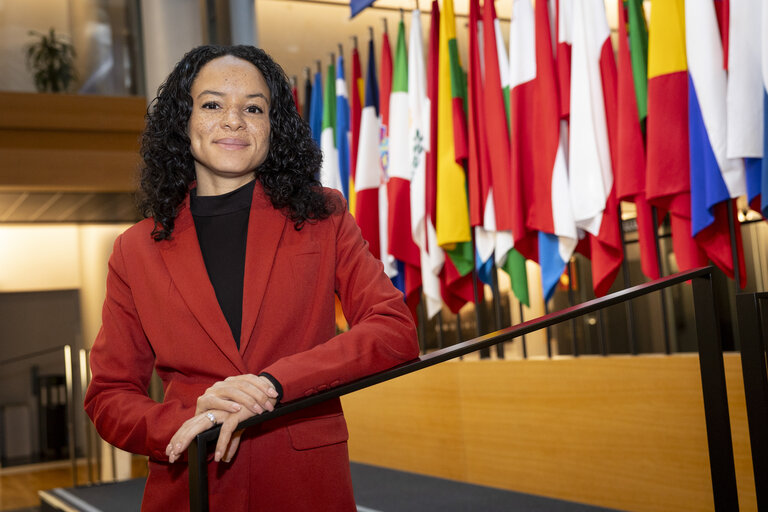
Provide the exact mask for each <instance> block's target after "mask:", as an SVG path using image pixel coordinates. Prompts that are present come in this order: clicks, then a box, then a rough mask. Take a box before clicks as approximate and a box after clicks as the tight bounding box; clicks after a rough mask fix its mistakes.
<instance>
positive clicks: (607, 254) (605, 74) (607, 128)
mask: <svg viewBox="0 0 768 512" xmlns="http://www.w3.org/2000/svg"><path fill="white" fill-rule="evenodd" d="M572 35H573V44H572V48H571V52H572V53H571V58H572V61H571V64H572V68H571V103H570V104H571V109H570V137H571V140H570V143H569V145H568V147H569V166H570V169H569V170H570V173H569V178H570V191H571V204H572V205H573V214H574V219H575V221H576V226H577V227H579V228H581V229H583V230H584V231H586V232H587V233H588V234H589V235H588V236H589V241H590V259H591V260H592V287H593V289H594V292H595V296H597V297H600V296H602V295H605V294H606V293H607V292H608V289H609V288H610V287H611V285H612V284H613V281H614V280H615V278H616V275H617V274H618V272H619V268H620V267H621V262H622V261H623V259H624V252H623V248H622V244H621V234H620V232H619V204H618V201H617V200H616V189H615V184H614V179H613V168H614V163H613V161H612V160H613V159H612V157H615V155H616V150H615V148H616V142H617V141H616V117H617V116H616V108H617V106H616V61H615V60H614V56H613V46H612V45H611V31H610V28H609V27H608V20H607V19H606V17H605V3H604V2H603V0H579V1H578V2H575V3H574V5H573V26H572ZM612 149H613V150H612Z"/></svg>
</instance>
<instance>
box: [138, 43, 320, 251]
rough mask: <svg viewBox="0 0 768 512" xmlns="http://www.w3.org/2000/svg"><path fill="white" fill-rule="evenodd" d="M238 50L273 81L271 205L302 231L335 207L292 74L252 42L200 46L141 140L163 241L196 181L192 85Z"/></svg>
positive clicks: (262, 172)
mask: <svg viewBox="0 0 768 512" xmlns="http://www.w3.org/2000/svg"><path fill="white" fill-rule="evenodd" d="M225 55H232V56H234V57H237V58H240V59H243V60H245V61H248V62H250V63H251V64H253V65H254V66H256V67H257V68H258V70H259V71H260V72H261V74H262V75H263V76H264V79H265V80H266V82H267V85H268V87H269V92H270V96H271V101H270V106H269V121H270V126H271V129H270V138H269V154H268V155H267V158H266V160H265V161H264V163H262V164H261V165H260V166H259V167H258V168H257V169H256V173H255V174H256V179H257V180H259V182H260V183H261V184H262V186H263V187H264V191H265V192H266V194H267V196H268V197H269V199H270V201H271V202H272V205H273V206H274V207H275V208H276V209H279V210H282V211H284V212H285V214H286V216H287V217H288V218H289V219H290V220H291V221H292V222H293V223H294V227H295V229H296V230H300V229H301V228H302V226H303V225H304V223H305V222H313V221H316V220H319V219H323V218H326V217H328V216H329V215H331V214H332V213H333V211H334V209H335V205H334V203H333V202H332V201H329V199H328V196H327V195H325V194H324V193H323V189H322V186H321V185H320V181H319V180H318V177H317V176H318V173H319V171H320V165H321V163H322V153H321V151H320V148H319V147H318V146H317V143H316V142H315V141H314V140H313V139H312V135H311V132H310V128H309V125H308V124H307V123H306V121H304V120H303V119H302V118H301V116H299V114H298V112H297V111H296V105H295V103H294V99H293V95H292V93H291V88H290V85H289V82H288V77H287V76H286V75H285V72H284V71H283V69H282V68H281V67H280V66H279V65H278V64H277V63H276V62H275V61H274V60H273V59H272V58H271V57H270V56H269V55H268V54H267V53H266V52H265V51H264V50H262V49H260V48H256V47H253V46H244V45H239V46H214V45H209V46H200V47H197V48H195V49H193V50H191V51H190V52H188V53H187V54H186V55H184V57H183V58H182V59H181V61H179V63H178V64H176V67H175V68H174V69H173V71H172V72H171V74H170V75H168V78H167V79H166V80H165V82H164V83H163V84H162V85H161V86H160V88H159V89H158V92H157V98H155V99H154V100H153V101H152V103H151V104H150V105H149V108H148V109H147V115H146V128H145V129H144V133H143V135H142V139H141V157H142V159H143V165H142V166H141V172H140V178H139V179H140V181H139V208H140V211H141V213H142V214H143V215H144V217H152V218H153V219H154V221H155V227H154V230H153V231H152V237H153V238H154V239H155V240H156V241H160V240H166V239H169V238H170V237H171V233H172V232H173V228H174V220H175V218H176V215H177V214H178V212H179V206H180V205H181V204H182V202H183V201H184V198H185V197H186V195H187V194H188V193H189V188H190V185H191V184H192V182H193V181H194V180H195V161H194V158H193V157H192V153H191V151H190V140H189V136H188V132H187V128H188V124H189V118H190V115H191V113H192V97H191V96H190V89H191V88H192V83H193V82H194V80H195V78H196V77H197V74H198V72H199V71H200V70H201V69H202V67H203V66H205V64H207V63H208V62H210V61H211V60H213V59H216V58H218V57H223V56H225Z"/></svg>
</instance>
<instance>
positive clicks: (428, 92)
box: [408, 0, 445, 318]
mask: <svg viewBox="0 0 768 512" xmlns="http://www.w3.org/2000/svg"><path fill="white" fill-rule="evenodd" d="M439 19H440V9H439V7H438V5H437V0H432V12H431V24H430V27H429V50H428V65H427V69H428V71H427V70H425V67H424V52H423V51H422V47H421V22H420V18H419V16H416V15H415V14H414V15H413V16H412V18H411V38H410V49H409V52H408V68H409V69H410V70H411V72H410V73H409V74H408V104H409V108H410V125H409V133H410V134H411V141H412V143H411V144H410V148H411V151H412V157H411V159H410V161H411V163H412V165H413V168H414V170H413V178H412V179H411V229H412V231H413V240H414V241H415V242H416V244H417V245H418V246H419V252H420V260H421V280H422V289H423V292H424V301H425V303H426V310H427V318H433V317H434V316H435V315H436V314H438V313H439V312H440V310H441V309H442V306H443V301H442V295H441V283H440V279H439V275H440V273H441V271H442V269H443V264H444V262H445V255H444V254H443V250H442V249H441V248H440V246H439V245H437V233H436V231H435V193H436V187H435V182H436V176H437V167H436V155H435V149H436V148H437V101H436V100H437V68H438V33H439V30H438V29H439Z"/></svg>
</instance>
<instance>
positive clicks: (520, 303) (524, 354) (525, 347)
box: [517, 300, 528, 359]
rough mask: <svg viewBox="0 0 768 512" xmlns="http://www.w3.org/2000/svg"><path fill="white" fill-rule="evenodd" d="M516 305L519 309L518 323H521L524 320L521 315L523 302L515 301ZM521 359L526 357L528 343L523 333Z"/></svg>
mask: <svg viewBox="0 0 768 512" xmlns="http://www.w3.org/2000/svg"><path fill="white" fill-rule="evenodd" d="M517 307H518V309H519V310H520V323H523V322H524V321H525V318H524V317H523V303H522V302H520V301H519V300H518V301H517ZM523 359H528V343H527V341H526V339H525V334H523Z"/></svg>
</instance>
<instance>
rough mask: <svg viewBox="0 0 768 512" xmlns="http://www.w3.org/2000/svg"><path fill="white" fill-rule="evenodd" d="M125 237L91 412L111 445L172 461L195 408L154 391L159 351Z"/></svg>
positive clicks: (115, 255) (111, 277)
mask: <svg viewBox="0 0 768 512" xmlns="http://www.w3.org/2000/svg"><path fill="white" fill-rule="evenodd" d="M124 240H125V238H124V237H123V236H122V235H121V236H120V237H118V239H117V240H116V241H115V245H114V249H113V252H112V255H111V256H110V259H109V271H108V274H107V293H106V299H105V301H104V308H103V311H102V327H101V330H100V331H99V334H98V335H97V337H96V341H95V342H94V345H93V348H92V349H91V356H90V362H91V371H92V375H93V377H92V380H91V383H90V385H89V386H88V391H87V392H86V395H85V411H86V412H87V413H88V416H89V417H90V418H91V420H92V421H93V423H94V425H95V426H96V430H97V431H98V432H99V435H101V437H102V438H103V439H104V440H106V441H107V442H109V443H110V444H113V445H115V446H117V447H118V448H121V449H123V450H126V451H129V452H132V453H138V454H143V455H149V456H151V457H153V458H155V459H159V460H167V456H166V455H165V448H166V446H167V444H168V441H169V440H170V439H171V437H172V436H173V434H174V433H175V432H176V430H178V428H179V427H180V426H181V424H182V423H183V422H184V421H185V420H186V419H188V418H190V417H191V416H192V415H193V414H194V407H189V406H187V407H184V406H182V404H181V403H180V402H179V401H178V400H170V401H166V402H164V403H157V402H155V401H154V400H152V399H151V398H150V397H149V395H148V386H149V381H150V378H151V376H152V369H153V367H154V361H155V356H154V353H153V351H152V347H151V345H150V344H149V341H148V340H147V337H146V335H145V334H144V330H143V328H142V325H141V321H140V319H139V315H138V313H137V310H136V306H135V304H134V299H133V295H132V291H131V285H130V278H129V276H128V272H127V268H126V265H125V259H124V254H123V250H124V249H123V244H124ZM139 278H141V276H139Z"/></svg>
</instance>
